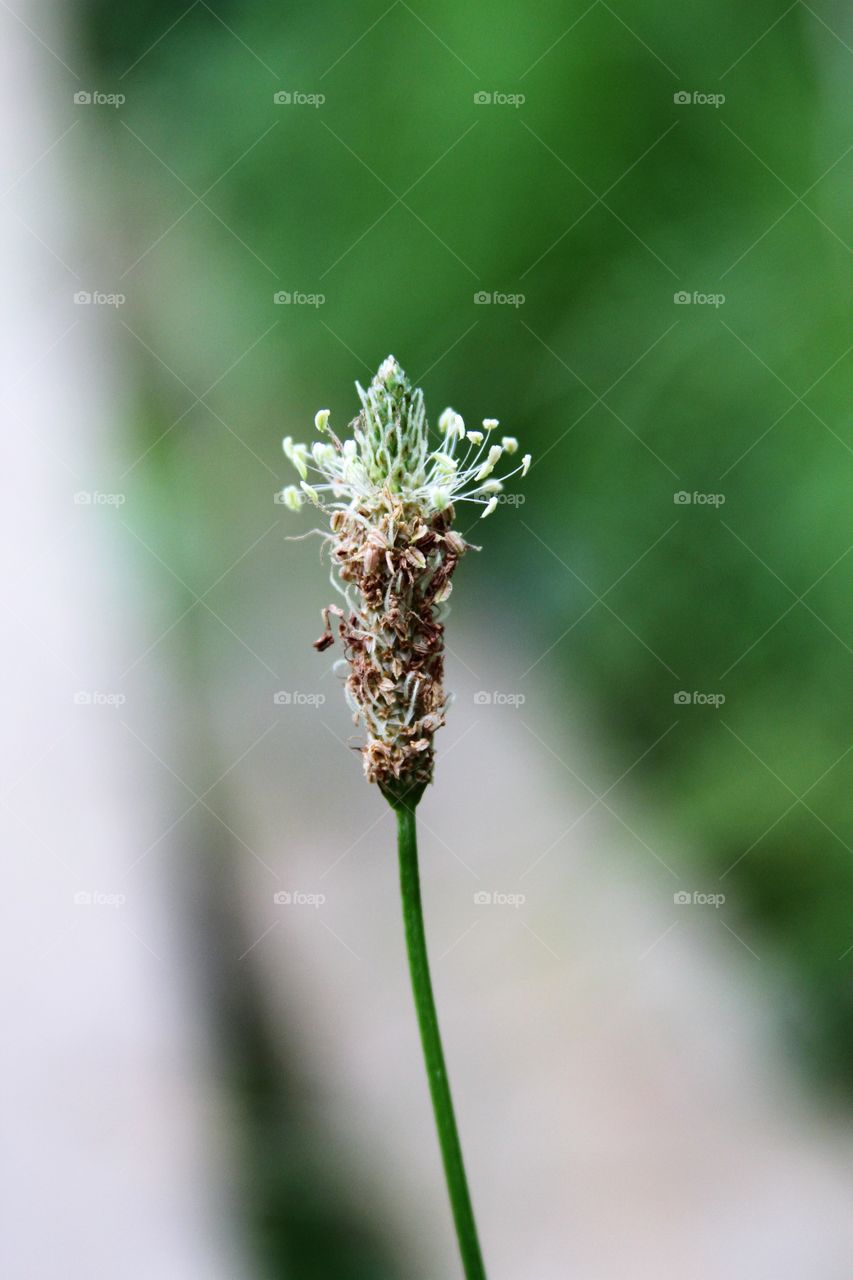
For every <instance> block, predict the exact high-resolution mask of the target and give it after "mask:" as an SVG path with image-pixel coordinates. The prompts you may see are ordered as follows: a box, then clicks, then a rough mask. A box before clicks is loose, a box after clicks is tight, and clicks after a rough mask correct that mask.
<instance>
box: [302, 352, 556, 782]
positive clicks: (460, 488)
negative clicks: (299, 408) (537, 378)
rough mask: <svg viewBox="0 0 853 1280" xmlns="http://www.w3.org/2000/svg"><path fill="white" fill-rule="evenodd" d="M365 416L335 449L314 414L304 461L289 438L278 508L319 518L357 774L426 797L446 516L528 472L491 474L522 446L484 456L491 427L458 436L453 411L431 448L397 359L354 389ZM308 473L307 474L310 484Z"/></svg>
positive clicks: (435, 723) (439, 714) (448, 531)
mask: <svg viewBox="0 0 853 1280" xmlns="http://www.w3.org/2000/svg"><path fill="white" fill-rule="evenodd" d="M356 389H357V391H358V395H359V399H360V401H361V410H360V412H359V413H358V415H357V417H356V418H355V419H354V420H353V421H352V423H351V424H350V427H351V429H352V436H351V438H349V439H346V440H343V441H342V440H340V439H338V437H337V435H336V434H335V432H334V431H333V430H332V429H331V427H330V426H329V416H330V415H329V411H328V410H327V409H321V410H320V411H319V412H318V413H317V415H316V417H315V419H314V424H315V426H316V428H317V431H318V432H319V433H320V434H321V436H322V437H323V439H322V440H318V441H317V442H316V443H314V444H313V445H312V446H311V448H310V449H309V448H308V446H307V445H305V444H297V443H295V442H294V441H293V439H292V438H291V437H290V436H287V437H286V438H285V440H284V442H283V443H284V452H285V454H286V456H287V457H288V459H289V460H290V462H291V463H292V464H293V466H294V467H295V469H296V471H297V474H298V476H299V486H298V487H297V486H296V485H288V486H287V488H286V489H285V490H284V492H283V501H284V503H285V505H286V506H288V507H289V508H291V509H292V510H298V509H299V508H300V507H301V506H302V505H303V503H304V501H305V500H306V499H307V500H308V501H310V502H312V503H313V504H314V505H315V506H317V507H318V508H320V509H321V510H322V511H323V512H324V513H325V514H326V515H327V516H328V518H329V529H330V532H329V533H328V534H326V535H325V536H326V537H327V539H328V542H329V546H330V550H331V558H332V581H333V584H334V585H335V587H336V588H337V590H338V591H339V592H340V593H341V595H342V596H343V597H344V601H345V606H346V607H345V608H344V609H341V608H339V607H334V606H330V608H328V609H326V610H324V620H325V624H326V630H325V633H324V634H323V636H321V638H320V639H319V640H318V641H316V642H315V643H316V647H317V648H318V649H325V648H327V647H328V646H329V645H331V644H332V643H333V641H334V635H333V632H332V626H331V618H332V616H335V617H336V618H337V619H338V632H339V634H340V637H341V639H342V641H343V644H344V649H345V654H346V662H347V664H348V668H349V670H348V675H347V680H346V690H347V697H348V700H349V703H350V706H351V708H352V712H353V719H354V721H355V723H356V724H359V723H363V724H364V726H365V728H366V731H367V742H366V743H365V745H364V747H363V748H362V753H363V756H364V768H365V773H366V775H367V778H368V779H369V781H371V782H378V783H379V784H380V786H381V787H382V788H383V790H384V791H385V792H386V794H388V795H389V796H400V795H402V794H403V793H404V792H406V791H409V790H411V791H418V792H419V791H422V790H423V787H424V786H426V784H427V783H428V782H430V781H431V780H432V773H433V763H434V752H433V737H434V735H435V732H436V730H437V729H439V728H440V727H441V725H443V724H444V717H445V712H446V709H447V704H448V700H447V697H446V695H445V692H444V686H443V668H444V626H443V623H442V621H441V618H442V615H443V607H444V605H445V602H446V601H447V599H448V597H449V595H450V590H451V581H450V579H451V576H452V574H453V571H454V569H455V568H456V565H457V563H458V561H459V558H460V557H461V556H462V555H463V554H464V553H465V551H467V550H468V549H469V547H470V544H469V543H467V542H466V541H465V539H464V538H463V537H461V536H460V535H459V534H458V533H456V532H454V530H453V529H452V528H451V525H452V523H453V518H454V514H455V511H454V504H455V503H460V502H470V503H474V504H477V505H480V506H482V507H483V512H482V515H483V517H485V516H488V515H491V513H492V512H493V511H494V510H495V508H496V507H497V505H498V499H499V495H500V493H501V492H502V489H503V484H504V481H506V480H507V479H509V477H510V476H513V475H515V474H516V473H518V472H521V474H522V475H524V474H526V473H527V469H528V467H529V466H530V455H529V454H525V455H524V457H523V458H522V460H521V463H520V464H518V465H516V466H514V467H512V468H511V469H510V470H509V471H508V472H507V473H505V474H504V475H502V476H497V475H495V474H494V473H495V471H496V470H497V469H498V468H499V466H500V464H501V462H502V461H503V459H504V458H505V457H509V456H511V455H513V454H515V453H516V452H517V450H518V441H517V440H516V439H515V438H514V437H513V436H504V437H503V439H502V440H501V443H500V444H497V443H494V442H493V441H494V435H495V431H496V428H497V427H498V425H499V424H498V421H497V419H496V418H486V419H484V421H483V424H482V426H483V430H482V431H479V430H477V431H468V430H466V428H465V423H464V421H463V420H462V418H461V416H460V415H459V414H458V413H457V412H456V411H455V410H454V409H445V410H444V412H443V413H442V415H441V417H440V418H439V423H438V425H439V431H440V433H441V440H440V443H439V444H438V447H436V448H433V447H432V442H431V440H430V433H429V427H428V424H427V418H426V411H425V409H424V397H423V392H422V391H421V390H420V389H417V390H413V389H412V386H411V384H410V382H409V380H408V378H407V377H406V375H405V373H404V372H403V370H402V369H401V367H400V365H399V364H398V363H397V361H396V360H395V359H394V357H393V356H389V357H388V358H387V360H384V361H383V362H382V364H381V365H380V367H379V370H378V372H377V374H376V376H375V378H374V379H373V380H372V382H371V383H370V385H369V387H368V388H367V390H365V389H364V388H363V387H361V386H360V385H359V384H358V383H356ZM309 473H314V475H316V476H318V477H319V479H317V480H315V479H314V475H312V478H311V481H310V482H309V479H308V477H309Z"/></svg>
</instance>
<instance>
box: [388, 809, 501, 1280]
mask: <svg viewBox="0 0 853 1280" xmlns="http://www.w3.org/2000/svg"><path fill="white" fill-rule="evenodd" d="M415 803H417V802H415ZM393 807H394V811H395V813H396V814H397V845H398V850H399V854H400V892H401V894H402V898H403V923H404V925H405V929H406V947H407V949H408V952H409V971H410V973H411V975H412V991H413V993H414V997H415V1009H416V1010H417V1015H418V1025H419V1026H420V1031H421V1044H422V1045H423V1051H424V1061H425V1063H426V1071H427V1079H428V1080H429V1091H430V1094H431V1095H432V1108H433V1111H434V1113H435V1126H436V1129H437V1130H438V1141H439V1145H440V1146H441V1158H442V1160H443V1162H444V1175H445V1178H446V1179H447V1190H448V1193H449V1195H450V1205H451V1208H452V1210H453V1221H454V1222H455V1224H456V1235H457V1238H458V1240H459V1251H460V1253H461V1254H462V1266H463V1267H464V1270H465V1276H466V1280H486V1272H485V1268H484V1266H483V1256H482V1254H481V1252H480V1243H479V1240H478V1239H477V1227H476V1224H475V1222H474V1211H473V1209H472V1208H471V1196H470V1193H469V1191H468V1182H467V1179H466V1177H465V1165H464V1164H463V1161H462V1148H461V1146H460V1145H459V1134H458V1132H457V1129H456V1118H455V1116H454V1114H453V1101H452V1099H451V1097H450V1085H449V1083H448V1080H447V1068H446V1067H445V1064H444V1053H443V1051H442V1047H441V1036H440V1034H439V1030H438V1017H437V1015H436V1011H435V1000H434V998H433V994H432V982H431V980H430V976H429V961H428V959H427V946H426V935H425V933H424V916H423V906H422V904H421V886H420V876H419V875H418V839H417V827H416V823H415V807H414V805H411V807H410V806H409V805H407V804H405V803H404V802H402V801H399V802H397V803H395V804H394V805H393Z"/></svg>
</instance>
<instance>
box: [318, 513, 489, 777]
mask: <svg viewBox="0 0 853 1280" xmlns="http://www.w3.org/2000/svg"><path fill="white" fill-rule="evenodd" d="M384 496H385V500H386V503H387V506H384V507H383V508H381V509H380V510H372V511H369V510H367V509H361V510H359V509H354V510H345V511H336V512H335V513H334V515H333V516H332V519H331V529H332V540H331V544H330V545H331V554H332V558H333V561H334V564H335V568H336V570H337V574H338V577H339V578H340V580H341V582H342V584H343V586H344V588H345V591H346V594H347V598H348V600H350V601H351V608H350V609H349V610H347V611H346V612H345V611H344V610H342V609H339V608H337V607H335V606H330V607H329V608H328V609H324V610H323V617H324V621H325V624H326V630H325V632H324V634H323V635H322V636H321V637H320V639H319V640H317V641H315V648H317V649H318V650H322V649H326V648H328V646H329V645H330V644H331V643H332V642H333V639H334V636H333V631H332V622H331V618H332V616H335V617H336V618H337V620H338V628H337V629H338V634H339V635H340V637H341V639H342V641H343V644H344V651H345V655H346V659H347V662H348V664H349V672H348V675H347V681H346V690H347V697H348V700H349V702H350V706H351V707H352V711H353V719H354V721H355V723H356V724H358V723H360V722H363V723H364V725H365V728H366V730H367V741H366V743H365V744H364V746H363V747H362V748H361V750H362V755H363V759H364V772H365V775H366V777H367V779H368V781H369V782H377V783H379V784H380V785H381V786H383V787H388V786H391V787H394V788H395V789H400V788H402V789H403V790H405V789H408V788H412V789H415V788H421V789H422V788H423V786H425V785H426V784H427V783H428V782H431V781H432V775H433V767H434V750H433V737H434V735H435V732H436V730H437V729H439V728H441V726H442V725H443V724H444V713H445V709H446V705H447V704H446V696H445V692H444V683H443V677H444V626H443V624H442V623H441V622H440V621H439V613H440V606H441V605H442V603H443V602H444V601H445V600H447V598H448V596H449V595H450V590H451V582H450V579H451V576H452V574H453V571H454V569H455V568H456V565H457V563H458V562H459V559H460V557H461V556H462V555H463V554H464V553H465V551H466V550H468V549H469V544H468V543H466V542H465V540H464V538H462V537H460V536H459V534H457V533H454V531H453V530H452V529H451V527H450V526H451V523H452V520H453V508H452V507H447V508H446V509H445V510H444V511H440V512H432V513H430V514H428V515H425V514H424V513H423V511H422V510H421V509H420V508H419V507H417V506H415V505H414V504H405V503H403V502H402V501H399V500H396V499H395V498H394V497H393V495H390V494H388V493H387V492H386V493H385V495H384Z"/></svg>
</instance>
